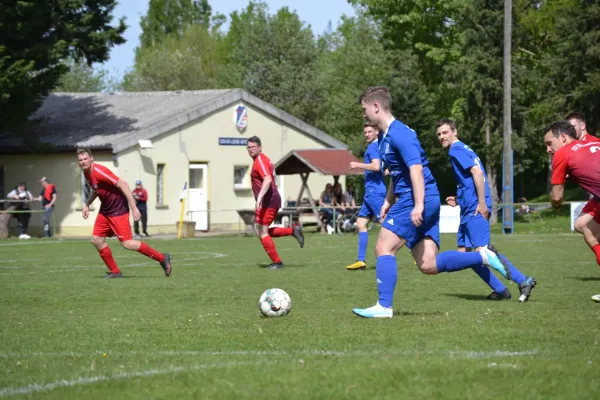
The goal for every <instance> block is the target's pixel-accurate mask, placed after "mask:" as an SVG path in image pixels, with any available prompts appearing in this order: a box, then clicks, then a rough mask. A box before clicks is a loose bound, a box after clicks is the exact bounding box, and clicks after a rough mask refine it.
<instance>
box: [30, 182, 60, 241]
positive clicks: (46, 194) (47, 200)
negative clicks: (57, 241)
mask: <svg viewBox="0 0 600 400" xmlns="http://www.w3.org/2000/svg"><path fill="white" fill-rule="evenodd" d="M40 183H41V184H42V191H41V193H40V195H39V196H38V197H36V198H35V200H37V201H41V202H42V208H43V210H44V237H45V238H49V237H50V236H52V234H51V233H50V216H51V214H52V211H54V204H55V203H56V186H54V184H52V183H50V181H49V180H48V178H46V177H43V178H42V179H40Z"/></svg>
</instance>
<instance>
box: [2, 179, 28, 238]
mask: <svg viewBox="0 0 600 400" xmlns="http://www.w3.org/2000/svg"><path fill="white" fill-rule="evenodd" d="M6 197H7V198H9V199H14V200H18V201H15V202H14V203H11V204H10V206H9V208H13V209H14V210H15V211H20V212H18V213H15V214H14V217H15V218H16V219H17V228H18V231H19V239H31V236H29V235H28V234H27V228H29V220H30V219H31V211H30V210H31V202H32V201H33V195H32V194H31V192H30V191H28V190H27V185H26V184H25V182H20V183H19V184H18V185H17V186H15V188H14V189H13V190H12V191H11V192H10V193H9V194H8V195H7V196H6ZM9 219H10V216H9Z"/></svg>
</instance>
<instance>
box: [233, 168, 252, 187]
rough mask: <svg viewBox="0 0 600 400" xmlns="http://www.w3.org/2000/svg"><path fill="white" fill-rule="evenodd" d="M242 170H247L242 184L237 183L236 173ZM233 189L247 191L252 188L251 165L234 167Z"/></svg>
mask: <svg viewBox="0 0 600 400" xmlns="http://www.w3.org/2000/svg"><path fill="white" fill-rule="evenodd" d="M241 168H245V169H246V172H245V173H244V177H243V179H242V183H236V182H235V178H236V172H237V171H238V170H239V169H241ZM233 188H234V189H236V190H246V189H251V188H252V184H251V182H250V166H249V165H234V166H233Z"/></svg>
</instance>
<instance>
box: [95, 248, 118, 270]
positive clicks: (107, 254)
mask: <svg viewBox="0 0 600 400" xmlns="http://www.w3.org/2000/svg"><path fill="white" fill-rule="evenodd" d="M98 253H99V254H100V258H102V261H104V264H106V266H107V267H108V269H109V270H110V272H112V273H113V274H118V273H120V272H121V271H119V267H117V262H116V261H115V259H114V258H113V255H112V251H111V250H110V247H108V246H106V247H105V248H103V249H102V250H98Z"/></svg>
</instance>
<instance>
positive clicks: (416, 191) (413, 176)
mask: <svg viewBox="0 0 600 400" xmlns="http://www.w3.org/2000/svg"><path fill="white" fill-rule="evenodd" d="M409 170H410V181H411V183H412V189H413V200H414V202H415V208H413V210H412V212H411V213H410V219H411V220H412V222H413V224H415V226H421V224H422V223H423V211H424V210H425V178H424V177H423V166H422V165H421V164H415V165H411V167H410V168H409Z"/></svg>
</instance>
